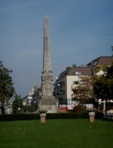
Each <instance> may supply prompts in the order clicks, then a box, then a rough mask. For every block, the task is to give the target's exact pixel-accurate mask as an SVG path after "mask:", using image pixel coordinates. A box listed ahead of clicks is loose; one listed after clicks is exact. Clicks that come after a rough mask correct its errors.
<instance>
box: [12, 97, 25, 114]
mask: <svg viewBox="0 0 113 148" xmlns="http://www.w3.org/2000/svg"><path fill="white" fill-rule="evenodd" d="M12 109H13V114H18V113H21V112H22V109H23V101H22V99H21V96H18V95H17V94H15V100H14V101H13V105H12Z"/></svg>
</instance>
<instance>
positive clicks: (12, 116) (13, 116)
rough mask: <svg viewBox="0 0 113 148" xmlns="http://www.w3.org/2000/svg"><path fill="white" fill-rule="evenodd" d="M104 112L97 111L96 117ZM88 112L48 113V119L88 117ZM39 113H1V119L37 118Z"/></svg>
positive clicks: (98, 117) (99, 117)
mask: <svg viewBox="0 0 113 148" xmlns="http://www.w3.org/2000/svg"><path fill="white" fill-rule="evenodd" d="M102 117H103V114H102V113H98V112H96V116H95V118H96V119H102ZM88 118H89V117H88V112H83V113H82V112H81V113H72V112H71V113H47V116H46V119H88ZM37 119H40V115H39V114H10V115H0V121H16V120H37Z"/></svg>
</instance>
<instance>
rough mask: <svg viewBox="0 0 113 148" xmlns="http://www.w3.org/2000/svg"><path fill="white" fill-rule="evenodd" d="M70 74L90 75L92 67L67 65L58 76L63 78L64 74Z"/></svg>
mask: <svg viewBox="0 0 113 148" xmlns="http://www.w3.org/2000/svg"><path fill="white" fill-rule="evenodd" d="M72 75H89V76H91V75H92V67H67V68H66V70H65V71H63V72H62V73H61V74H60V75H59V78H63V77H65V76H72Z"/></svg>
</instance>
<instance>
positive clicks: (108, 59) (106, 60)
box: [87, 56, 113, 67]
mask: <svg viewBox="0 0 113 148" xmlns="http://www.w3.org/2000/svg"><path fill="white" fill-rule="evenodd" d="M112 62H113V56H101V57H98V58H96V59H94V60H92V61H91V62H90V63H88V64H87V66H91V67H94V66H96V65H111V64H112Z"/></svg>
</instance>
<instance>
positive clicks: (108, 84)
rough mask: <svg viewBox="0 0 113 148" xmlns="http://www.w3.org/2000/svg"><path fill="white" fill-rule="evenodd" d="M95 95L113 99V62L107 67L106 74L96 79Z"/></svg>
mask: <svg viewBox="0 0 113 148" xmlns="http://www.w3.org/2000/svg"><path fill="white" fill-rule="evenodd" d="M94 96H95V97H96V98H98V99H99V98H102V99H113V64H112V65H111V67H108V68H107V74H106V75H102V76H101V77H99V78H98V79H97V80H96V81H95V83H94Z"/></svg>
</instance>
